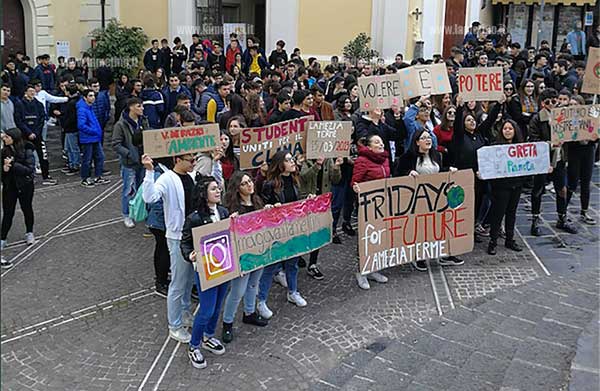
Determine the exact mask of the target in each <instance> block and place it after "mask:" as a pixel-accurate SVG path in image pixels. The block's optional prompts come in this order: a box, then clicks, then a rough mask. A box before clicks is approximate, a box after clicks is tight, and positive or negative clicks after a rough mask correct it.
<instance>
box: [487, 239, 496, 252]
mask: <svg viewBox="0 0 600 391" xmlns="http://www.w3.org/2000/svg"><path fill="white" fill-rule="evenodd" d="M496 246H497V244H496V242H494V241H493V240H490V244H488V248H487V253H488V254H490V255H496Z"/></svg>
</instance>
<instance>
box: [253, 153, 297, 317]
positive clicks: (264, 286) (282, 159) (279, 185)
mask: <svg viewBox="0 0 600 391" xmlns="http://www.w3.org/2000/svg"><path fill="white" fill-rule="evenodd" d="M262 198H263V201H264V202H265V204H271V205H275V206H277V205H280V204H285V203H288V202H294V201H297V200H298V199H299V192H298V175H297V166H296V161H295V159H294V157H293V156H292V154H291V153H290V151H287V150H281V151H278V152H277V153H276V154H275V155H273V158H272V159H271V162H270V163H269V168H268V170H267V179H266V181H265V183H264V184H263V187H262ZM282 266H283V268H284V269H285V278H282V276H280V275H279V274H278V275H277V278H278V281H279V282H280V284H281V285H282V286H287V288H288V294H287V300H288V301H289V302H291V303H293V304H295V305H297V306H298V307H305V306H306V304H307V303H306V300H304V298H303V297H302V296H301V295H300V292H298V257H294V258H290V259H287V260H285V261H282V262H279V263H275V264H273V265H269V266H267V267H265V268H264V269H263V275H262V277H261V278H260V284H259V289H258V308H257V309H258V313H259V314H260V315H261V316H262V317H263V318H266V319H270V318H271V317H272V316H273V312H272V311H271V310H270V309H269V307H267V298H268V296H269V290H270V289H271V285H272V283H273V275H274V274H275V273H276V272H278V271H279V270H281V267H282ZM284 281H285V282H284Z"/></svg>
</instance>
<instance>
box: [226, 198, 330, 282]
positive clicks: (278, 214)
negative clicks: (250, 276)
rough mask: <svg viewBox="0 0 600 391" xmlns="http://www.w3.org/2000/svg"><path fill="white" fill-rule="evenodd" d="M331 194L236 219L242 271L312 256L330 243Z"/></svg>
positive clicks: (235, 236)
mask: <svg viewBox="0 0 600 391" xmlns="http://www.w3.org/2000/svg"><path fill="white" fill-rule="evenodd" d="M332 224H333V217H332V214H331V193H326V194H323V195H320V196H317V197H315V198H312V199H305V200H302V201H296V202H292V203H289V204H284V205H282V206H280V207H276V208H272V209H263V210H260V211H257V212H252V213H247V214H243V215H240V216H238V217H236V218H234V219H233V224H232V226H231V231H232V233H233V235H234V240H235V243H236V249H237V253H238V254H239V262H240V270H241V271H242V273H249V272H251V271H252V270H255V269H259V268H261V267H264V266H268V265H270V264H272V263H275V262H279V261H283V260H285V259H289V258H292V257H295V256H299V255H302V254H306V253H309V252H311V251H313V250H316V249H318V248H321V247H323V246H325V245H326V244H328V243H330V242H331V236H332Z"/></svg>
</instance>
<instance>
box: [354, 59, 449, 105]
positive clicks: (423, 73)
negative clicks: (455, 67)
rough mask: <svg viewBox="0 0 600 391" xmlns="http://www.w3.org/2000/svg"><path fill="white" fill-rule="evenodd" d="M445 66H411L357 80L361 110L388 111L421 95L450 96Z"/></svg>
mask: <svg viewBox="0 0 600 391" xmlns="http://www.w3.org/2000/svg"><path fill="white" fill-rule="evenodd" d="M451 92H452V87H451V86H450V80H449V79H448V71H447V70H446V65H445V64H431V65H414V66H411V67H408V68H404V69H400V70H399V71H398V72H397V73H392V74H389V75H380V76H379V75H378V76H368V77H359V78H358V94H359V97H360V109H361V110H363V111H368V110H372V109H376V108H379V109H387V108H390V107H392V106H393V105H399V104H400V103H401V100H402V99H404V100H409V99H411V98H414V97H416V96H421V95H440V94H446V93H451Z"/></svg>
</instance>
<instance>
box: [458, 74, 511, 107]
mask: <svg viewBox="0 0 600 391" xmlns="http://www.w3.org/2000/svg"><path fill="white" fill-rule="evenodd" d="M457 82H458V92H459V93H460V94H461V96H462V98H463V99H464V101H465V102H471V101H486V100H490V101H497V100H499V99H501V98H502V95H504V79H503V71H502V67H493V68H482V67H479V68H464V67H463V68H460V69H459V70H458V77H457Z"/></svg>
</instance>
